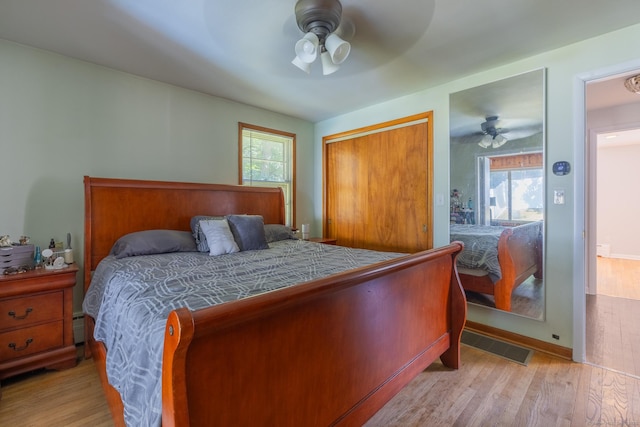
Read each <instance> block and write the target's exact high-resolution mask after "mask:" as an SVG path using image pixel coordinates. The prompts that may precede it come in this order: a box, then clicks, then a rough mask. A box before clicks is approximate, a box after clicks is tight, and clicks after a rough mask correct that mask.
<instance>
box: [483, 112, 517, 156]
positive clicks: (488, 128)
mask: <svg viewBox="0 0 640 427" xmlns="http://www.w3.org/2000/svg"><path fill="white" fill-rule="evenodd" d="M485 120H486V121H485V122H483V123H482V124H480V129H482V135H483V137H482V139H481V140H480V142H478V145H479V146H480V147H482V148H489V147H491V148H498V147H502V146H503V145H504V144H506V143H507V141H508V140H507V138H506V137H505V136H504V135H503V134H505V133H507V132H509V130H508V129H503V128H501V127H499V124H498V116H489V117H486V118H485Z"/></svg>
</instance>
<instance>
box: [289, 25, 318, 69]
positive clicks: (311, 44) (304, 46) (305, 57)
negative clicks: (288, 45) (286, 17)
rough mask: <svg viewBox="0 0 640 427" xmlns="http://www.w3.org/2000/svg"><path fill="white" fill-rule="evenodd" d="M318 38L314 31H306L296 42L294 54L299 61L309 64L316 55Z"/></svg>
mask: <svg viewBox="0 0 640 427" xmlns="http://www.w3.org/2000/svg"><path fill="white" fill-rule="evenodd" d="M319 47H320V40H319V39H318V36H316V35H315V34H314V33H311V32H309V33H307V34H305V35H304V37H303V38H301V39H300V40H298V42H297V43H296V47H295V51H296V56H297V57H298V58H300V60H301V61H303V62H307V63H309V64H311V63H312V62H313V61H315V60H316V58H317V57H318V49H319Z"/></svg>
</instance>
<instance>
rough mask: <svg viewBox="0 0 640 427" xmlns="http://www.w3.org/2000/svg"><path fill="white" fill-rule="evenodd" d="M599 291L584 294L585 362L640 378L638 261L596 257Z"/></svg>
mask: <svg viewBox="0 0 640 427" xmlns="http://www.w3.org/2000/svg"><path fill="white" fill-rule="evenodd" d="M597 272H598V279H597V280H598V294H597V295H587V325H586V328H587V337H588V338H587V349H586V350H587V362H589V363H593V364H595V365H598V366H605V367H607V368H610V369H614V370H616V371H619V372H624V373H627V374H629V375H634V376H636V377H638V378H640V330H639V328H638V325H640V261H636V260H626V259H616V258H602V257H598V260H597Z"/></svg>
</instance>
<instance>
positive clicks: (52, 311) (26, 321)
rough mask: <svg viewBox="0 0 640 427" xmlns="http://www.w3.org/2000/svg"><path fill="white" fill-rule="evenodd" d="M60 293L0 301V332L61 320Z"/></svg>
mask: <svg viewBox="0 0 640 427" xmlns="http://www.w3.org/2000/svg"><path fill="white" fill-rule="evenodd" d="M62 297H63V295H62V291H60V292H49V293H46V294H40V295H34V296H24V297H19V298H10V299H5V300H2V301H0V332H1V331H6V330H9V329H14V328H24V327H27V326H31V325H35V324H37V323H42V322H48V321H51V320H59V319H62V310H63V303H62Z"/></svg>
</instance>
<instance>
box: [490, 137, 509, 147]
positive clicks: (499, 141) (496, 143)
mask: <svg viewBox="0 0 640 427" xmlns="http://www.w3.org/2000/svg"><path fill="white" fill-rule="evenodd" d="M506 143H507V138H505V137H504V136H502V135H500V134H497V135H496V136H494V137H493V143H492V144H491V147H493V148H499V147H502V146H503V145H504V144H506Z"/></svg>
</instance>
